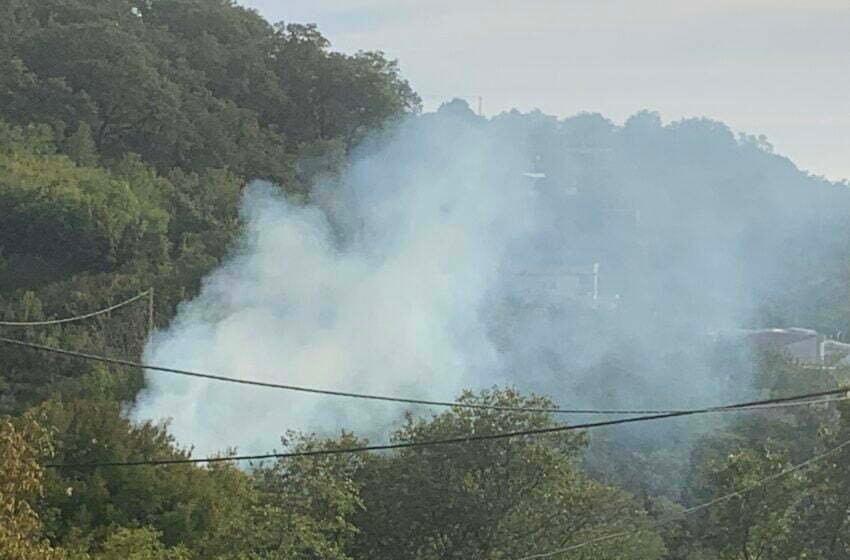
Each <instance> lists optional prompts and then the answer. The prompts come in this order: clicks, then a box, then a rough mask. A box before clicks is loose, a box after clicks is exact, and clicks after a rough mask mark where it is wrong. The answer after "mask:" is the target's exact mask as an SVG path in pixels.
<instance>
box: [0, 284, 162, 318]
mask: <svg viewBox="0 0 850 560" xmlns="http://www.w3.org/2000/svg"><path fill="white" fill-rule="evenodd" d="M152 293H153V289H148V290H145V291H144V292H142V293H140V294H137V295H135V296H133V297H131V298H130V299H126V300H124V301H122V302H120V303H116V304H115V305H110V306H109V307H107V308H105V309H100V310H98V311H92V312H91V313H86V314H85V315H77V316H75V317H66V318H64V319H51V320H47V321H0V327H42V326H46V325H61V324H63V323H73V322H76V321H83V320H85V319H91V318H92V317H97V316H98V315H103V314H105V313H109V312H110V311H115V310H116V309H118V308H120V307H124V306H125V305H130V304H131V303H133V302H135V301H137V300H140V299H142V298H143V297H146V296H150V295H151V294H152Z"/></svg>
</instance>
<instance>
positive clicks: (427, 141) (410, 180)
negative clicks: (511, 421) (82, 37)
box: [134, 103, 850, 453]
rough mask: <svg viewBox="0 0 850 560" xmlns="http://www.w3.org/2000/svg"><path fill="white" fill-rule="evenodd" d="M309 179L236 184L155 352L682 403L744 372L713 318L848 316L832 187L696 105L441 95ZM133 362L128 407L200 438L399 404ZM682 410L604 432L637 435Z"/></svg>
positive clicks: (844, 235) (736, 392) (733, 386)
mask: <svg viewBox="0 0 850 560" xmlns="http://www.w3.org/2000/svg"><path fill="white" fill-rule="evenodd" d="M313 192H314V194H315V197H314V200H315V201H314V202H313V203H312V204H310V205H307V206H297V205H293V204H290V203H288V202H286V201H285V200H284V199H283V198H282V197H281V196H280V194H279V189H277V188H275V187H273V186H271V185H265V184H262V183H255V184H253V185H252V186H251V187H250V188H249V189H248V190H247V191H246V193H245V197H244V201H243V213H244V220H245V222H246V224H247V230H246V232H245V234H244V236H243V240H242V242H241V245H240V246H239V247H238V250H237V251H235V253H234V255H233V256H232V257H231V258H230V260H229V261H228V262H227V263H226V264H225V265H224V266H222V267H221V268H220V269H219V270H217V271H216V272H214V273H213V274H211V275H210V276H209V277H208V278H207V279H206V280H205V282H204V284H203V288H202V291H201V294H200V295H199V296H198V297H197V298H196V299H195V300H193V301H191V302H188V303H186V304H184V305H183V306H182V307H181V308H180V310H179V313H178V316H177V318H176V320H175V321H174V323H173V324H172V325H171V326H170V327H169V328H168V329H166V330H164V331H162V332H159V333H157V334H156V335H155V336H154V337H153V339H152V340H151V341H150V344H149V346H148V348H147V351H146V355H145V359H146V360H148V362H149V363H153V364H160V365H167V366H173V367H181V368H187V369H197V370H203V371H209V372H214V373H220V374H223V375H231V376H236V377H244V378H251V379H259V380H266V381H274V382H279V383H288V384H295V385H305V386H311V387H317V388H326V389H336V390H342V391H355V392H371V393H378V394H384V395H400V396H408V397H418V398H430V399H439V400H452V399H454V398H455V397H456V396H457V394H458V392H459V391H460V390H461V389H465V388H470V389H482V388H486V387H490V386H492V385H493V384H501V385H504V384H507V383H509V384H512V385H516V386H517V387H518V388H519V389H520V390H523V391H532V390H533V391H537V392H542V393H545V394H548V395H550V396H552V397H553V398H554V399H555V400H556V401H557V402H558V403H559V404H561V405H563V406H565V407H573V406H575V407H578V406H581V407H588V406H596V407H599V408H617V407H619V408H683V407H688V406H705V405H713V404H719V403H723V402H729V401H733V400H741V399H744V398H746V397H748V396H751V394H752V392H753V391H754V388H753V386H752V383H751V372H750V370H751V356H750V354H749V351H748V349H747V348H741V347H739V346H734V345H733V346H728V347H722V346H718V344H715V342H714V341H715V339H714V338H713V337H712V336H710V333H713V332H723V331H724V330H734V329H736V328H740V327H787V326H799V327H811V328H815V329H818V330H821V331H822V332H829V331H831V330H834V331H835V332H837V331H843V332H848V331H850V324H847V319H846V318H847V315H846V314H843V313H838V312H836V310H838V309H843V308H844V306H846V304H844V303H841V302H844V301H845V299H846V296H845V291H846V285H847V282H848V281H850V280H848V278H847V269H846V266H845V265H844V263H846V262H847V260H848V259H850V242H848V241H847V240H848V239H850V219H848V218H847V216H850V197H848V191H847V186H846V185H841V184H833V183H828V182H826V181H824V180H822V179H819V178H816V177H811V176H809V175H806V174H805V173H802V172H800V171H799V170H797V169H796V168H795V167H794V165H793V164H792V163H791V162H790V161H788V160H787V159H785V158H783V157H781V156H778V155H776V154H773V153H772V151H771V147H770V145H769V144H767V142H766V140H765V139H764V138H753V137H745V136H738V137H736V136H735V134H733V133H732V131H730V130H729V129H728V128H727V127H726V126H725V125H723V124H722V123H718V122H715V121H711V120H708V119H690V120H685V121H680V122H675V123H670V124H667V125H664V124H662V122H661V119H660V117H658V115H656V114H654V113H649V112H641V113H638V114H637V115H635V116H633V117H632V118H630V119H629V120H628V121H627V122H626V123H625V124H624V125H623V126H617V125H614V124H613V123H611V122H610V121H608V120H606V119H604V118H603V117H601V116H599V115H587V114H583V115H578V116H576V117H571V118H568V119H563V120H558V119H556V118H554V117H549V116H546V115H543V114H542V113H539V112H533V113H530V114H519V113H517V112H511V113H506V114H503V115H500V116H497V117H494V118H493V119H490V120H485V119H482V118H479V117H477V116H475V115H474V114H472V112H471V111H469V109H468V108H467V107H465V106H463V104H462V103H452V104H449V105H448V106H446V107H444V108H443V109H441V110H440V111H438V112H437V113H435V114H426V115H423V116H419V117H415V118H411V119H410V120H409V121H407V122H405V123H403V124H402V125H400V126H398V127H397V128H396V129H394V130H393V131H392V132H391V133H387V134H384V135H382V136H380V137H379V138H376V139H374V140H373V141H370V142H367V143H365V144H364V146H363V147H361V148H360V149H359V150H358V151H357V152H356V153H355V154H353V156H352V157H351V161H350V164H349V165H348V167H347V169H346V171H345V172H344V174H343V176H342V177H339V178H336V179H326V180H324V181H320V182H319V183H318V184H316V185H314V189H313ZM594 263H598V265H599V267H598V270H599V274H598V275H597V276H596V280H597V281H598V286H596V285H595V284H594V285H593V287H591V288H590V291H591V293H590V294H588V289H589V288H588V286H587V285H584V286H580V285H577V283H576V282H577V280H576V270H577V269H578V270H583V271H584V272H583V273H581V274H584V280H587V271H588V270H591V271H592V270H593V269H594V267H593V264H594ZM597 288H598V289H597ZM588 297H590V298H591V299H588ZM148 382H149V389H148V390H147V391H146V392H145V393H144V394H143V395H142V397H141V398H140V400H139V402H138V405H137V407H136V408H135V409H134V415H135V417H136V418H137V419H151V418H153V419H164V418H172V419H173V422H172V431H173V433H174V434H175V435H176V436H177V438H178V440H179V441H180V442H181V443H183V444H187V445H188V444H193V445H195V446H196V449H197V451H198V452H199V453H209V452H214V451H219V450H222V449H225V448H228V447H234V446H236V447H238V448H239V449H240V450H242V451H259V450H265V449H268V448H271V447H274V446H275V445H276V444H277V442H278V438H279V436H280V434H282V433H284V432H285V431H286V430H290V429H296V430H305V431H318V432H324V433H334V432H338V431H339V430H341V429H346V430H354V431H356V432H358V433H361V434H367V435H370V436H372V437H374V439H376V440H380V439H383V438H384V437H385V436H386V432H387V431H388V430H390V429H391V428H392V426H393V420H395V419H397V418H398V416H399V415H400V414H401V413H402V412H403V411H404V410H405V409H406V408H409V407H404V406H400V405H391V404H381V403H375V402H367V401H358V400H350V399H342V398H332V397H317V396H313V395H305V394H298V393H287V392H283V391H277V390H269V389H261V388H252V387H239V386H233V385H226V384H222V383H216V382H212V381H201V380H197V379H185V378H176V377H169V376H167V375H165V374H151V375H149V377H148ZM693 426H695V424H694V423H692V422H691V423H673V422H671V423H669V424H665V425H664V426H660V425H653V426H652V427H651V428H648V429H647V430H645V431H641V429H640V428H636V429H633V430H618V431H617V432H616V433H617V437H623V438H625V439H629V438H634V437H636V436H637V437H639V438H640V444H641V449H647V448H648V447H649V446H651V445H662V446H663V445H669V444H670V442H671V441H673V440H675V439H676V438H680V436H681V438H680V439H682V438H687V437H688V436H689V435H694V432H692V431H691V432H689V430H691V429H692V428H693ZM662 430H680V431H679V433H676V434H672V432H665V431H662ZM621 434H625V435H622V436H621ZM671 435H673V436H675V437H670V436H671Z"/></svg>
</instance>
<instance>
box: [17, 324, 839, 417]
mask: <svg viewBox="0 0 850 560" xmlns="http://www.w3.org/2000/svg"><path fill="white" fill-rule="evenodd" d="M0 343H2V344H8V345H14V346H21V347H25V348H30V349H32V350H38V351H42V352H49V353H53V354H59V355H62V356H68V357H72V358H79V359H84V360H91V361H96V362H101V363H106V364H113V365H120V366H127V367H134V368H140V369H145V370H148V371H155V372H162V373H171V374H175V375H183V376H187V377H195V378H200V379H209V380H212V381H221V382H225V383H237V384H240V385H252V386H256V387H265V388H269V389H282V390H285V391H296V392H300V393H311V394H318V395H326V396H332V397H346V398H353V399H365V400H373V401H384V402H397V403H406V404H416V405H425V406H443V407H452V408H468V409H476V410H495V411H502V412H545V413H550V414H609V415H610V414H641V415H667V414H672V415H678V414H682V413H690V412H691V410H690V409H679V410H651V409H650V410H640V409H637V410H633V409H583V408H577V409H569V408H550V407H513V406H500V405H489V404H477V403H466V402H459V401H436V400H428V399H415V398H408V397H396V396H389V395H375V394H367V393H352V392H348V391H337V390H333V389H318V388H314V387H303V386H300V385H287V384H283V383H272V382H269V381H256V380H252V379H240V378H237V377H227V376H223V375H216V374H212V373H204V372H199V371H191V370H184V369H176V368H170V367H163V366H156V365H145V364H143V363H141V362H135V361H131V360H125V359H121V358H110V357H107V356H100V355H96V354H88V353H85V352H77V351H74V350H66V349H63V348H56V347H53V346H45V345H43V344H36V343H33V342H26V341H23V340H16V339H12V338H6V337H3V336H0ZM847 391H848V389H834V390H831V391H822V392H820V393H813V394H811V395H804V396H802V397H788V398H784V399H774V400H773V401H771V402H770V403H757V404H755V405H734V406H732V407H730V406H715V407H709V408H706V409H705V410H706V411H710V412H721V411H725V410H727V409H729V410H733V409H740V408H744V407H745V406H757V407H759V408H768V407H769V406H776V405H782V406H801V405H804V404H805V405H807V404H810V403H808V402H805V403H800V404H797V402H798V401H802V400H803V399H807V398H818V397H826V396H836V395H837V396H842V395H844V393H846V392H847ZM784 403H788V404H784Z"/></svg>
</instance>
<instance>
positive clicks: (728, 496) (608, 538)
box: [516, 440, 850, 560]
mask: <svg viewBox="0 0 850 560" xmlns="http://www.w3.org/2000/svg"><path fill="white" fill-rule="evenodd" d="M848 445H850V440H848V441H845V442H844V443H842V444H840V445H838V446H836V447H833V448H832V449H830V450H829V451H826V452H824V453H821V454H820V455H815V456H814V457H811V458H810V459H808V460H806V461H803V462H802V463H798V464H796V465H793V466H791V467H788V468H787V469H784V470H781V471H779V472H778V473H774V474H772V475H770V476H766V477H764V478H762V479H761V480H758V481H756V482H754V483H752V484H750V485H748V486H744V487H742V488H740V489H738V490H735V491H734V492H730V493H729V494H724V495H723V496H718V497H717V498H714V499H712V500H709V501H707V502H704V503H702V504H699V505H696V506H693V507H690V508H687V509H684V510H682V511H680V512H677V513H675V514H673V515H672V516H670V517H668V518H667V519H662V520H660V521H656V522H654V523H652V524H650V526H649V527H642V528H640V529H630V530H627V531H620V532H618V533H611V534H609V535H604V536H601V537H597V538H595V539H590V540H588V541H584V542H581V543H578V544H574V545H570V546H568V547H565V548H559V549H558V550H552V551H549V552H542V553H539V554H532V555H530V556H523V557H521V558H517V559H516V560H539V559H540V558H551V557H553V556H557V555H559V554H565V553H567V552H572V551H574V550H578V549H581V548H585V547H587V546H590V545H593V544H598V543H601V542H607V541H611V540H615V539H619V538H621V537H627V536H629V535H632V534H635V533H642V532H643V531H647V530H648V529H654V528H656V527H661V526H663V525H666V524H668V523H672V522H673V521H677V520H678V519H679V517H680V516H682V515H689V514H691V513H696V512H698V511H701V510H704V509H706V508H709V507H711V506H714V505H717V504H719V503H722V502H726V501H729V500H731V499H732V498H737V497H740V496H742V495H744V494H747V493H749V492H752V491H753V490H755V489H756V488H760V487H762V486H764V485H765V484H767V483H769V482H773V481H774V480H777V479H779V478H782V477H783V476H787V475H789V474H791V473H794V472H797V471H800V470H803V469H806V468H808V467H810V466H811V465H813V464H814V463H817V462H819V461H822V460H824V459H826V458H827V457H829V456H830V455H834V454H835V453H838V452H839V451H841V450H842V449H844V448H845V447H847V446H848Z"/></svg>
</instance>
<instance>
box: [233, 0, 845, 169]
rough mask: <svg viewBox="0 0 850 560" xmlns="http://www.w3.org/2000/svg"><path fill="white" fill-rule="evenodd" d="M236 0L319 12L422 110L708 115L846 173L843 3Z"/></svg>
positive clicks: (291, 16) (343, 42)
mask: <svg viewBox="0 0 850 560" xmlns="http://www.w3.org/2000/svg"><path fill="white" fill-rule="evenodd" d="M240 3H241V4H242V5H245V6H247V7H251V8H254V9H257V10H258V11H259V12H260V13H261V14H262V15H263V16H265V17H266V18H267V19H268V20H270V21H280V20H283V21H287V22H299V23H307V22H314V23H317V24H318V26H319V29H320V30H321V31H322V33H323V34H324V35H325V36H326V37H328V39H329V40H330V41H331V43H332V45H333V48H334V49H338V50H341V51H345V52H353V51H357V50H361V49H362V50H382V51H384V52H386V53H387V55H388V56H390V57H391V58H397V59H398V60H399V62H400V65H401V70H402V73H403V75H404V76H405V77H406V78H407V79H408V80H410V82H411V84H412V85H413V87H414V88H415V89H416V91H417V92H419V93H420V95H421V96H422V98H423V102H424V105H425V108H426V109H434V108H436V107H437V106H438V105H439V104H440V103H441V102H443V101H446V100H448V99H450V98H453V97H461V98H465V99H467V100H468V101H469V103H470V105H471V106H473V107H477V103H478V97H479V96H480V97H481V98H482V99H483V109H484V113H485V114H486V115H493V114H497V113H499V112H502V111H506V110H509V109H511V108H514V107H515V108H517V109H519V110H521V111H528V110H531V109H534V108H539V109H540V110H542V111H543V112H545V113H549V114H556V115H559V116H561V117H565V116H570V115H574V114H577V113H580V112H599V113H602V114H603V115H604V116H605V117H607V118H609V119H612V120H613V121H614V122H615V123H617V124H622V123H623V122H624V121H625V119H627V118H628V117H629V116H630V115H632V114H634V113H636V112H638V111H640V110H642V109H649V110H653V111H658V112H659V113H660V114H661V116H662V118H663V119H664V121H665V122H669V121H673V120H678V119H680V118H683V117H699V116H705V117H709V118H713V119H717V120H721V121H723V122H725V123H727V124H728V125H729V126H730V127H732V128H733V129H734V130H736V131H739V132H746V133H749V134H755V135H761V134H764V135H766V136H767V138H768V140H769V141H770V142H771V143H772V144H773V145H774V147H775V149H776V152H777V153H780V154H783V155H786V156H788V157H789V158H791V159H792V160H793V161H794V162H795V164H797V166H798V167H800V168H801V169H803V170H806V171H809V172H810V173H812V174H814V175H822V176H825V177H827V178H829V179H832V180H841V179H848V178H850V158H848V157H847V154H848V153H850V98H848V96H847V94H846V92H847V90H848V87H850V73H846V72H845V73H841V72H836V71H835V68H841V67H842V66H844V67H846V66H848V62H850V55H848V53H850V35H848V34H847V33H846V30H847V29H848V28H850V4H848V3H846V2H839V1H836V0H816V1H814V2H809V3H806V4H805V5H802V4H798V3H794V2H788V1H779V2H766V1H764V0H745V1H741V2H731V1H720V2H707V1H705V0H697V1H694V2H688V3H671V2H659V1H644V2H640V3H635V2H624V1H622V0H606V1H604V2H586V1H574V2H551V1H548V0H538V1H533V2H523V3H520V2H516V1H513V0H511V1H507V2H499V3H488V2H481V1H480V0H472V1H467V2H462V3H451V2H443V1H441V2H437V3H436V4H429V5H428V6H427V7H425V6H423V5H421V4H419V3H415V2H409V1H396V2H388V1H386V0H356V1H349V2H341V1H339V0H314V1H310V2H306V1H304V0H295V1H293V2H289V3H287V4H285V5H284V4H280V3H278V2H273V1H271V0H240Z"/></svg>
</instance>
